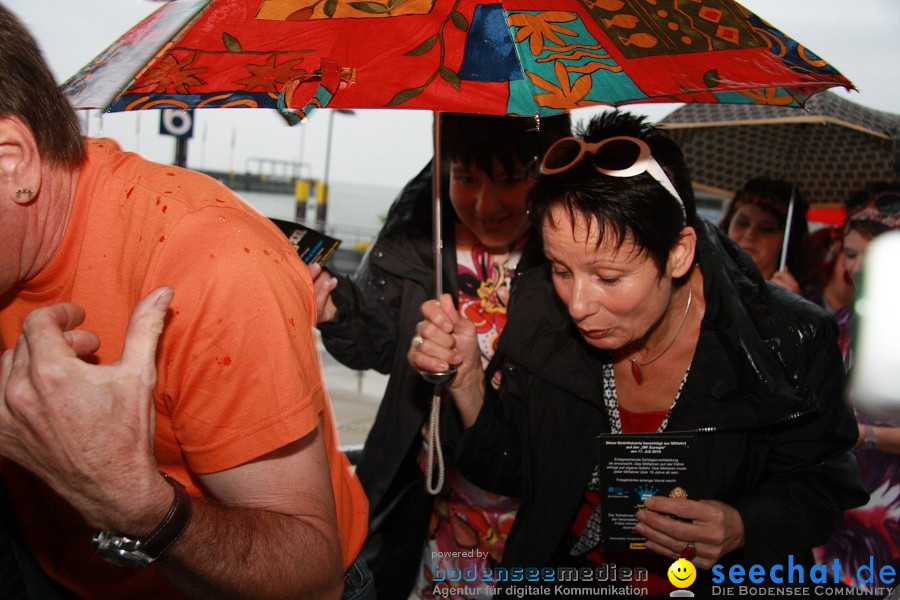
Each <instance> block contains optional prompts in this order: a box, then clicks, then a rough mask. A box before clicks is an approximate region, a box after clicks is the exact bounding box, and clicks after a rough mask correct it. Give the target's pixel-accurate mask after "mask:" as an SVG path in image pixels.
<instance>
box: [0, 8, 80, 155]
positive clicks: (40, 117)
mask: <svg viewBox="0 0 900 600" xmlns="http://www.w3.org/2000/svg"><path fill="white" fill-rule="evenodd" d="M0 82H2V84H3V91H2V92H0V115H14V116H16V117H19V118H20V119H22V121H24V122H25V124H26V125H27V126H28V128H29V129H31V132H32V133H33V134H34V138H35V141H36V143H37V147H38V151H39V152H40V154H41V157H42V158H43V159H45V160H47V161H49V162H51V163H54V164H58V165H64V166H69V167H73V168H74V167H78V166H80V165H81V164H82V163H83V162H84V160H85V157H86V150H85V142H84V138H83V137H82V135H81V129H80V127H79V125H78V117H77V116H76V115H75V110H74V109H73V108H72V105H71V104H69V101H68V100H67V99H66V97H65V96H64V95H63V93H62V91H61V90H60V89H59V87H57V85H56V83H55V82H54V80H53V75H52V74H51V73H50V69H49V67H47V63H46V62H45V61H44V58H43V56H41V52H40V50H39V49H38V47H37V44H36V43H35V41H34V38H33V37H32V36H31V34H29V33H28V30H27V29H25V27H24V26H23V25H22V23H21V22H20V21H19V20H18V19H17V18H16V17H15V16H14V15H13V14H12V13H11V12H10V11H9V10H8V9H6V8H4V7H3V6H0Z"/></svg>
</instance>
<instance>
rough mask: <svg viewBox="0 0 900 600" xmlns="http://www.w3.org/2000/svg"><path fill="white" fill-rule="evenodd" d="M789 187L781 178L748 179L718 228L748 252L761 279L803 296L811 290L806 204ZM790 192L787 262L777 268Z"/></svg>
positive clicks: (788, 183)
mask: <svg viewBox="0 0 900 600" xmlns="http://www.w3.org/2000/svg"><path fill="white" fill-rule="evenodd" d="M792 187H793V186H792V184H791V182H789V181H785V180H782V179H770V178H767V177H757V178H754V179H751V180H750V181H748V182H747V183H746V184H744V187H743V188H741V190H740V191H739V192H738V193H737V194H735V196H734V199H733V200H732V201H731V204H729V206H728V209H727V210H726V211H725V214H724V216H723V217H722V220H721V222H720V223H719V228H720V229H721V230H722V231H724V232H725V233H726V234H727V235H728V237H729V238H730V239H731V241H733V242H734V243H736V244H737V245H738V246H740V247H741V248H742V249H743V250H744V252H746V253H747V254H749V255H750V258H752V259H753V262H754V263H756V266H757V268H758V269H759V272H760V273H762V275H763V277H764V278H766V279H768V280H770V281H772V282H774V283H777V284H778V285H780V286H781V287H783V288H785V289H787V290H790V291H792V292H794V293H795V294H800V295H802V296H804V297H805V296H807V295H808V294H809V293H811V291H812V290H811V289H810V287H809V286H810V281H809V273H808V261H807V235H808V229H809V227H808V224H807V222H806V210H807V208H808V205H807V203H806V201H805V200H804V199H803V197H802V196H801V195H800V193H799V192H798V191H796V190H792ZM792 194H793V197H794V213H793V218H792V222H791V228H790V239H789V240H788V248H787V252H788V255H787V262H786V264H785V268H783V269H779V266H780V264H781V262H780V261H781V250H782V246H783V243H784V235H785V224H786V222H787V214H788V205H789V203H790V200H791V195H792Z"/></svg>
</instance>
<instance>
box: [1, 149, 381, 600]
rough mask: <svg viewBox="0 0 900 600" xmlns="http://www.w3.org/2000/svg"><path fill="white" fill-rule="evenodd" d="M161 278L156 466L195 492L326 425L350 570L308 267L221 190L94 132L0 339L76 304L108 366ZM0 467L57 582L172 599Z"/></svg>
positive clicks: (357, 516) (351, 488) (163, 585)
mask: <svg viewBox="0 0 900 600" xmlns="http://www.w3.org/2000/svg"><path fill="white" fill-rule="evenodd" d="M160 285H171V286H172V287H173V288H174V289H175V298H174V300H173V301H172V304H171V306H170V308H169V316H168V318H167V321H166V328H165V330H164V332H163V334H162V337H161V338H160V343H159V350H158V356H157V367H158V371H159V375H158V381H157V384H156V388H155V389H154V393H153V400H154V404H155V407H156V439H155V448H156V457H157V461H158V463H159V467H160V470H162V471H165V472H167V473H169V474H171V475H172V476H173V477H175V478H176V479H177V480H179V481H180V482H182V483H183V484H185V485H186V486H187V488H188V491H189V492H190V493H191V494H194V495H198V496H201V495H203V493H202V491H201V490H200V488H199V487H198V485H197V481H196V480H195V479H194V477H195V474H205V473H214V472H218V471H223V470H225V469H229V468H232V467H235V466H238V465H241V464H244V463H246V462H249V461H251V460H253V459H255V458H258V457H260V456H262V455H264V454H266V453H268V452H271V451H273V450H276V449H277V448H280V447H282V446H284V445H286V444H288V443H290V442H293V441H295V440H297V439H299V438H301V437H303V436H304V435H306V434H308V433H309V432H310V431H312V429H313V428H314V427H315V426H316V425H317V423H319V422H321V425H322V431H323V434H324V440H325V444H326V448H327V451H328V458H329V466H330V470H331V478H332V483H333V487H334V493H335V503H336V508H337V522H338V529H339V532H340V535H341V542H342V549H343V552H344V567H345V568H346V567H347V566H349V565H350V563H351V562H352V561H353V560H354V559H355V558H356V556H357V554H358V553H359V549H360V548H361V547H362V543H363V541H364V540H365V536H366V529H367V515H368V506H367V501H366V497H365V495H364V493H363V490H362V487H361V486H360V484H359V481H358V480H357V479H356V475H355V474H354V473H353V472H352V469H351V467H350V465H349V463H348V462H347V459H346V457H345V456H344V455H343V453H341V452H340V450H339V448H338V436H337V427H336V423H335V419H334V414H333V412H332V409H331V406H330V404H329V402H328V401H327V400H326V399H325V396H324V391H323V388H322V382H321V372H320V368H319V360H318V352H317V350H316V347H315V343H314V338H313V335H312V327H313V326H314V325H315V322H316V313H315V311H316V307H315V301H314V295H313V288H312V281H311V280H310V276H309V271H308V270H307V269H306V267H305V266H304V265H303V263H302V262H301V261H300V259H299V258H298V256H297V254H296V252H295V251H294V249H293V248H292V247H291V245H290V244H289V243H288V241H287V239H286V238H285V237H284V235H283V234H282V233H281V232H280V231H279V230H278V229H277V228H276V227H275V226H274V225H273V224H272V223H271V222H270V221H269V220H268V219H267V218H266V217H264V216H263V215H261V214H259V213H257V212H256V211H255V210H254V209H253V208H252V207H249V206H248V205H246V204H244V203H243V202H242V201H241V200H240V199H238V198H237V197H236V196H235V195H234V194H233V193H232V192H231V191H229V190H228V189H227V188H226V187H225V186H223V185H221V184H219V183H218V182H216V181H215V180H213V179H211V178H208V177H205V176H201V175H199V174H196V173H192V172H190V171H186V170H184V169H179V168H176V167H172V166H168V165H160V164H155V163H151V162H149V161H146V160H144V159H143V158H141V157H139V156H137V155H135V154H131V153H123V152H122V151H121V150H120V149H119V147H118V146H117V145H116V144H115V142H113V141H111V140H107V139H98V140H91V141H90V142H89V160H88V162H87V164H86V165H85V166H84V167H83V168H82V170H81V173H80V176H79V180H78V187H77V191H76V194H75V199H74V202H73V206H72V210H71V214H70V217H69V221H68V223H67V224H66V231H65V235H64V237H63V239H62V242H61V245H60V247H59V249H58V251H57V252H56V254H55V256H54V257H53V258H52V260H51V261H50V263H49V264H48V265H47V266H46V268H45V269H44V270H43V271H41V273H40V274H38V276H37V277H35V278H34V279H31V280H29V281H27V282H24V283H22V284H20V285H18V286H16V287H15V288H13V289H12V290H10V292H9V293H8V294H7V295H5V297H4V298H3V299H2V302H0V306H3V309H2V311H0V345H2V347H3V348H9V347H12V346H14V345H15V341H16V338H17V337H18V335H19V333H20V332H21V324H22V321H23V320H24V318H25V316H26V315H27V314H28V313H29V312H31V311H32V310H34V309H36V308H38V307H41V306H47V305H49V304H53V303H57V302H74V303H76V304H79V305H81V306H82V307H84V309H85V311H86V314H87V316H86V318H85V322H84V324H83V325H82V327H83V328H84V329H87V330H90V331H93V332H95V333H96V334H97V335H98V336H99V337H100V341H101V347H100V350H99V351H98V353H97V355H98V357H99V359H100V362H104V363H105V362H113V361H114V360H116V359H117V358H118V356H119V355H120V354H121V352H122V347H123V344H124V339H125V331H126V326H127V323H128V318H129V315H130V314H131V310H132V308H133V307H134V305H135V304H136V303H137V302H138V300H140V298H142V297H143V296H144V295H146V294H147V293H148V292H149V291H150V290H152V289H154V288H156V287H158V286H160ZM7 300H8V304H7ZM97 426H98V427H102V426H103V424H102V423H98V424H97ZM2 474H3V478H4V480H5V482H6V484H7V486H8V487H9V490H10V496H11V498H12V501H13V504H14V506H15V509H16V513H17V515H18V517H19V519H20V522H21V524H22V527H23V529H24V532H25V536H26V540H27V541H28V543H29V545H30V547H31V548H32V549H33V551H34V552H35V554H36V555H37V557H38V559H39V561H40V562H41V564H42V566H43V567H44V568H45V570H47V572H48V573H49V574H50V575H51V576H52V577H54V578H55V579H57V580H58V581H60V582H61V583H63V584H64V585H65V586H66V587H68V588H70V589H71V590H73V591H75V592H76V593H78V594H79V595H82V596H85V597H97V598H110V597H115V598H130V597H134V598H138V597H140V598H148V597H154V596H158V597H162V596H163V595H166V596H167V597H177V596H178V592H177V591H176V590H174V589H173V588H172V586H171V584H169V583H167V582H166V581H164V580H163V579H162V577H160V576H159V574H158V573H157V572H156V571H155V569H153V568H152V567H151V568H149V569H146V570H144V571H132V570H130V569H123V568H121V567H116V566H114V565H111V564H109V563H107V562H105V561H103V560H102V559H99V558H97V557H96V556H95V555H94V553H93V551H92V549H91V544H90V539H91V534H92V531H91V530H90V529H89V528H88V526H87V524H86V523H84V522H83V521H82V520H81V518H80V517H78V515H77V514H76V513H75V511H74V509H73V508H71V507H70V506H68V505H67V504H65V503H64V502H63V501H62V500H61V499H60V498H59V497H58V496H56V495H55V494H53V492H51V491H50V490H49V489H48V488H47V487H46V486H44V485H43V484H42V483H41V482H40V481H39V480H37V478H35V477H33V476H31V475H30V474H29V473H27V472H26V471H24V470H23V469H21V468H20V467H18V466H17V465H15V464H14V463H11V462H8V461H7V462H5V463H4V464H3V471H2ZM273 551H277V549H275V550H273Z"/></svg>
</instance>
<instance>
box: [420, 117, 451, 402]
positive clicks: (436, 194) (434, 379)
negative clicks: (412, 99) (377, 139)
mask: <svg viewBox="0 0 900 600" xmlns="http://www.w3.org/2000/svg"><path fill="white" fill-rule="evenodd" d="M432 164H433V169H434V171H433V177H432V184H431V201H432V209H431V210H432V216H433V218H432V222H431V233H432V236H431V238H432V240H433V242H434V248H433V250H434V297H435V299H436V300H437V301H438V302H440V301H441V296H442V295H443V293H444V274H443V265H444V261H443V256H442V251H443V241H442V240H441V222H442V220H443V219H442V218H441V113H440V112H438V111H435V113H434V161H433V163H432ZM421 375H422V377H423V378H424V379H425V381H427V382H429V383H435V384H440V383H447V382H448V381H450V380H452V379H453V378H454V377H455V376H456V366H454V365H450V368H449V369H447V370H446V371H442V372H440V373H431V372H429V371H422V372H421Z"/></svg>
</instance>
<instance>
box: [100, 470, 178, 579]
mask: <svg viewBox="0 0 900 600" xmlns="http://www.w3.org/2000/svg"><path fill="white" fill-rule="evenodd" d="M162 476H163V477H164V478H165V480H166V481H168V482H169V484H171V486H172V487H173V488H174V489H175V498H174V499H173V500H172V506H170V507H169V512H167V513H166V516H165V517H164V518H163V520H162V522H161V523H160V524H159V525H157V527H156V529H154V530H153V531H152V532H151V533H150V535H148V536H147V537H145V538H143V539H141V538H138V537H136V536H133V535H129V534H124V533H120V532H112V531H102V530H97V532H96V533H94V537H93V539H92V540H91V541H92V542H93V545H94V552H96V553H97V555H98V556H100V557H101V558H104V559H106V560H108V561H109V562H111V563H113V564H116V565H119V566H122V567H131V568H132V569H143V568H145V567H146V566H147V565H149V564H150V563H152V562H153V561H155V560H156V559H158V558H159V557H160V556H161V555H162V553H163V552H165V551H166V549H167V548H168V547H169V546H171V545H172V544H174V543H175V540H177V539H178V537H179V536H180V535H181V534H182V532H184V530H185V528H186V527H187V525H188V523H189V522H190V520H191V508H192V503H191V497H190V496H189V495H187V494H186V493H185V491H184V486H183V485H181V483H179V482H178V481H177V480H175V479H174V478H172V477H171V476H170V475H167V474H166V473H162Z"/></svg>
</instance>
